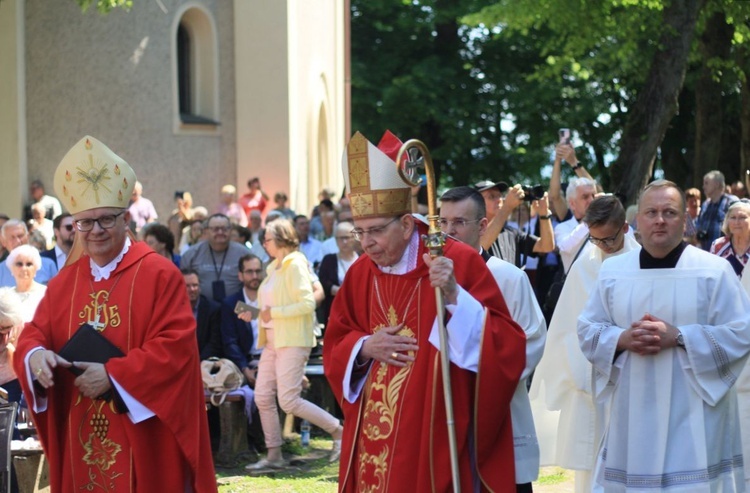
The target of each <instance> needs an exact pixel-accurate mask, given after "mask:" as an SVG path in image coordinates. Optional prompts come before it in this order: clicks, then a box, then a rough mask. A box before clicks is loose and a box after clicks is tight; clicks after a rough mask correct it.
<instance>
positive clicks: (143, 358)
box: [16, 243, 216, 492]
mask: <svg viewBox="0 0 750 493" xmlns="http://www.w3.org/2000/svg"><path fill="white" fill-rule="evenodd" d="M150 252H151V251H150V249H148V247H147V246H146V245H145V244H143V243H134V244H133V245H131V250H130V251H129V252H128V254H126V256H125V258H124V260H123V261H122V262H121V264H120V265H118V267H117V268H116V269H115V271H114V272H113V273H112V274H111V276H110V278H109V279H107V280H102V281H100V282H93V281H92V278H91V274H90V268H89V260H88V257H83V258H82V259H80V260H79V261H77V262H76V263H74V264H73V265H71V266H69V267H66V268H64V269H63V270H62V271H61V272H60V274H58V277H57V278H54V279H53V280H52V281H51V282H50V285H49V288H48V290H47V296H46V297H45V298H44V299H43V300H42V303H41V304H40V307H39V309H38V310H37V314H36V316H35V318H34V320H33V321H32V322H31V323H30V324H28V325H27V326H26V328H25V330H24V332H23V333H22V336H21V339H20V340H19V348H18V351H19V353H20V355H19V356H20V361H21V363H20V364H16V371H17V372H18V374H19V380H21V382H22V385H24V393H25V394H26V396H27V398H29V400H31V398H32V397H31V394H32V392H31V389H29V387H28V385H27V384H26V377H25V376H23V377H22V376H21V375H22V374H25V367H24V366H23V359H24V356H25V354H26V353H27V352H28V351H29V350H31V349H33V348H35V347H39V346H42V347H45V348H47V349H51V350H53V351H55V352H57V351H59V350H60V348H61V347H62V346H63V345H64V344H65V343H66V342H67V341H68V339H69V338H70V337H71V336H72V335H73V334H74V333H75V331H76V330H77V329H78V327H79V326H80V325H81V324H83V323H86V322H88V323H90V324H91V325H95V326H96V327H97V328H98V329H99V330H101V333H102V335H103V336H104V337H106V338H107V339H108V340H109V341H110V342H112V343H113V344H114V345H116V346H117V347H118V348H119V349H120V350H121V351H122V352H123V353H124V354H125V357H123V358H116V359H112V360H110V361H109V362H108V363H107V364H106V365H105V367H106V369H107V372H108V374H109V377H110V380H116V381H117V382H118V383H119V384H120V385H122V387H123V388H124V389H126V390H127V392H128V393H130V394H131V396H132V397H133V398H134V399H135V400H136V401H137V402H138V403H140V404H141V405H143V406H145V407H146V408H147V409H148V410H150V411H152V412H153V413H155V416H153V417H151V418H148V419H146V420H144V421H141V422H139V423H137V424H134V423H133V422H132V421H131V419H130V418H129V417H128V415H127V414H118V413H117V412H116V410H115V406H114V404H113V403H112V402H111V401H110V402H107V401H104V400H93V399H90V398H87V397H84V396H83V395H82V394H81V393H80V392H79V391H78V389H77V388H76V387H75V385H74V379H75V376H74V375H73V374H72V373H71V372H70V371H68V370H67V369H64V368H60V367H58V368H57V369H56V370H55V373H54V378H55V385H54V386H53V387H51V388H50V389H47V391H46V393H47V397H48V407H47V410H46V411H44V412H41V413H39V414H35V415H34V418H35V422H36V423H37V426H38V428H39V436H40V439H41V440H42V444H43V446H44V449H45V453H46V454H47V455H48V456H49V457H51V460H50V483H51V485H52V487H53V490H54V491H94V492H97V491H100V492H114V491H117V492H120V491H137V492H161V491H163V489H164V487H165V486H166V487H178V488H179V489H180V490H182V488H183V487H184V484H185V481H186V480H188V481H190V482H191V483H192V484H193V488H194V490H195V491H197V492H204V491H206V492H213V491H216V483H215V479H214V472H213V462H212V460H211V455H210V446H209V444H208V433H207V423H206V418H205V411H204V406H203V392H202V385H201V383H200V374H199V370H198V355H197V345H196V343H195V321H194V319H193V317H192V312H191V311H190V309H189V303H188V301H187V295H186V291H185V288H184V283H182V282H180V281H181V280H182V276H181V275H180V274H179V272H178V271H177V270H176V269H175V268H174V266H173V265H172V264H171V263H169V264H167V263H168V262H169V261H167V260H166V259H162V260H164V261H165V262H162V260H158V259H157V257H158V256H157V255H155V254H151V253H150ZM97 315H98V316H97ZM35 388H36V391H37V392H39V390H40V389H41V387H35ZM113 389H114V385H113ZM176 402H179V403H180V404H179V405H175V403H176ZM199 464H200V465H199Z"/></svg>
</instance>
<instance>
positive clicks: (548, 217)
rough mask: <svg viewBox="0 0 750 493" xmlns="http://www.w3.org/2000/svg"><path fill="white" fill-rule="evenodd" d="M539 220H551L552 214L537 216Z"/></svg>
mask: <svg viewBox="0 0 750 493" xmlns="http://www.w3.org/2000/svg"><path fill="white" fill-rule="evenodd" d="M539 219H552V214H547V215H546V216H542V215H540V216H539Z"/></svg>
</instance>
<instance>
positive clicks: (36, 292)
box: [5, 245, 47, 343]
mask: <svg viewBox="0 0 750 493" xmlns="http://www.w3.org/2000/svg"><path fill="white" fill-rule="evenodd" d="M5 262H6V265H7V266H8V267H10V272H11V274H13V277H14V278H15V280H16V286H15V288H13V291H15V293H16V295H18V297H19V298H20V300H21V305H20V312H21V317H22V318H23V321H24V322H31V319H32V318H34V313H35V312H36V307H37V306H38V305H39V302H40V301H42V298H43V297H44V292H45V291H46V290H47V286H45V285H44V284H39V283H38V282H36V281H35V280H34V276H36V271H38V270H39V269H40V268H41V267H42V257H41V256H40V255H39V250H37V249H36V248H34V247H33V246H31V245H20V246H17V247H16V248H14V249H13V250H11V252H10V254H9V255H8V258H7V260H6V261H5ZM21 329H23V324H21V325H20V326H18V327H16V328H15V329H14V330H13V332H12V333H11V335H10V341H11V342H12V343H15V342H16V341H17V340H18V336H19V335H21Z"/></svg>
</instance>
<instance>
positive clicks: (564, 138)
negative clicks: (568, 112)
mask: <svg viewBox="0 0 750 493" xmlns="http://www.w3.org/2000/svg"><path fill="white" fill-rule="evenodd" d="M559 135H560V143H561V144H568V145H570V129H569V128H561V129H560V131H559Z"/></svg>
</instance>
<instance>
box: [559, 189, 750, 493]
mask: <svg viewBox="0 0 750 493" xmlns="http://www.w3.org/2000/svg"><path fill="white" fill-rule="evenodd" d="M637 222H638V231H639V233H640V235H641V244H642V248H641V249H640V250H637V249H633V250H631V251H629V252H626V253H623V254H622V255H618V256H615V257H612V258H609V259H607V260H606V261H604V263H603V264H602V266H601V269H600V270H599V276H598V278H597V280H596V283H595V284H594V288H593V289H592V291H591V296H590V297H589V299H588V302H587V303H586V306H585V307H584V309H583V312H582V313H581V315H580V316H579V318H578V340H579V344H580V347H581V349H582V350H583V354H584V356H585V357H586V359H588V360H589V361H590V362H591V364H592V366H593V377H592V394H593V395H594V396H595V398H596V401H597V404H601V405H602V406H605V407H606V410H607V416H606V420H605V421H604V424H603V434H602V438H601V440H599V441H597V444H598V450H597V455H596V465H595V466H594V471H595V472H594V478H593V481H594V482H595V483H596V485H597V487H598V488H600V489H602V490H603V491H635V490H637V491H646V490H651V491H657V490H659V491H665V490H666V491H672V490H674V491H723V492H735V491H747V486H748V484H747V482H746V481H745V479H744V475H743V470H742V467H743V457H742V446H741V445H742V444H741V439H740V433H739V430H740V426H741V423H740V420H739V417H738V409H737V393H736V392H737V391H736V385H735V383H736V381H737V377H738V376H739V375H740V372H741V371H742V369H743V368H744V366H745V362H746V361H747V356H748V353H749V352H750V298H748V295H747V293H745V290H744V289H742V287H741V285H740V282H739V280H738V279H737V275H736V274H735V272H734V269H732V266H731V265H730V264H729V262H727V261H726V259H723V258H721V257H718V256H716V255H712V254H710V253H708V252H705V251H703V250H701V249H699V248H696V247H694V246H692V245H688V244H687V243H685V241H684V240H683V232H684V230H685V196H684V194H683V192H682V190H680V188H679V187H677V185H675V184H674V183H672V182H670V181H666V180H657V181H655V182H652V183H649V184H648V185H646V187H645V188H644V190H643V192H642V193H641V196H640V199H639V201H638V215H637ZM614 234H615V232H614V231H611V232H609V233H608V235H609V236H613V235H614ZM552 333H554V329H551V330H550V334H552Z"/></svg>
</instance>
